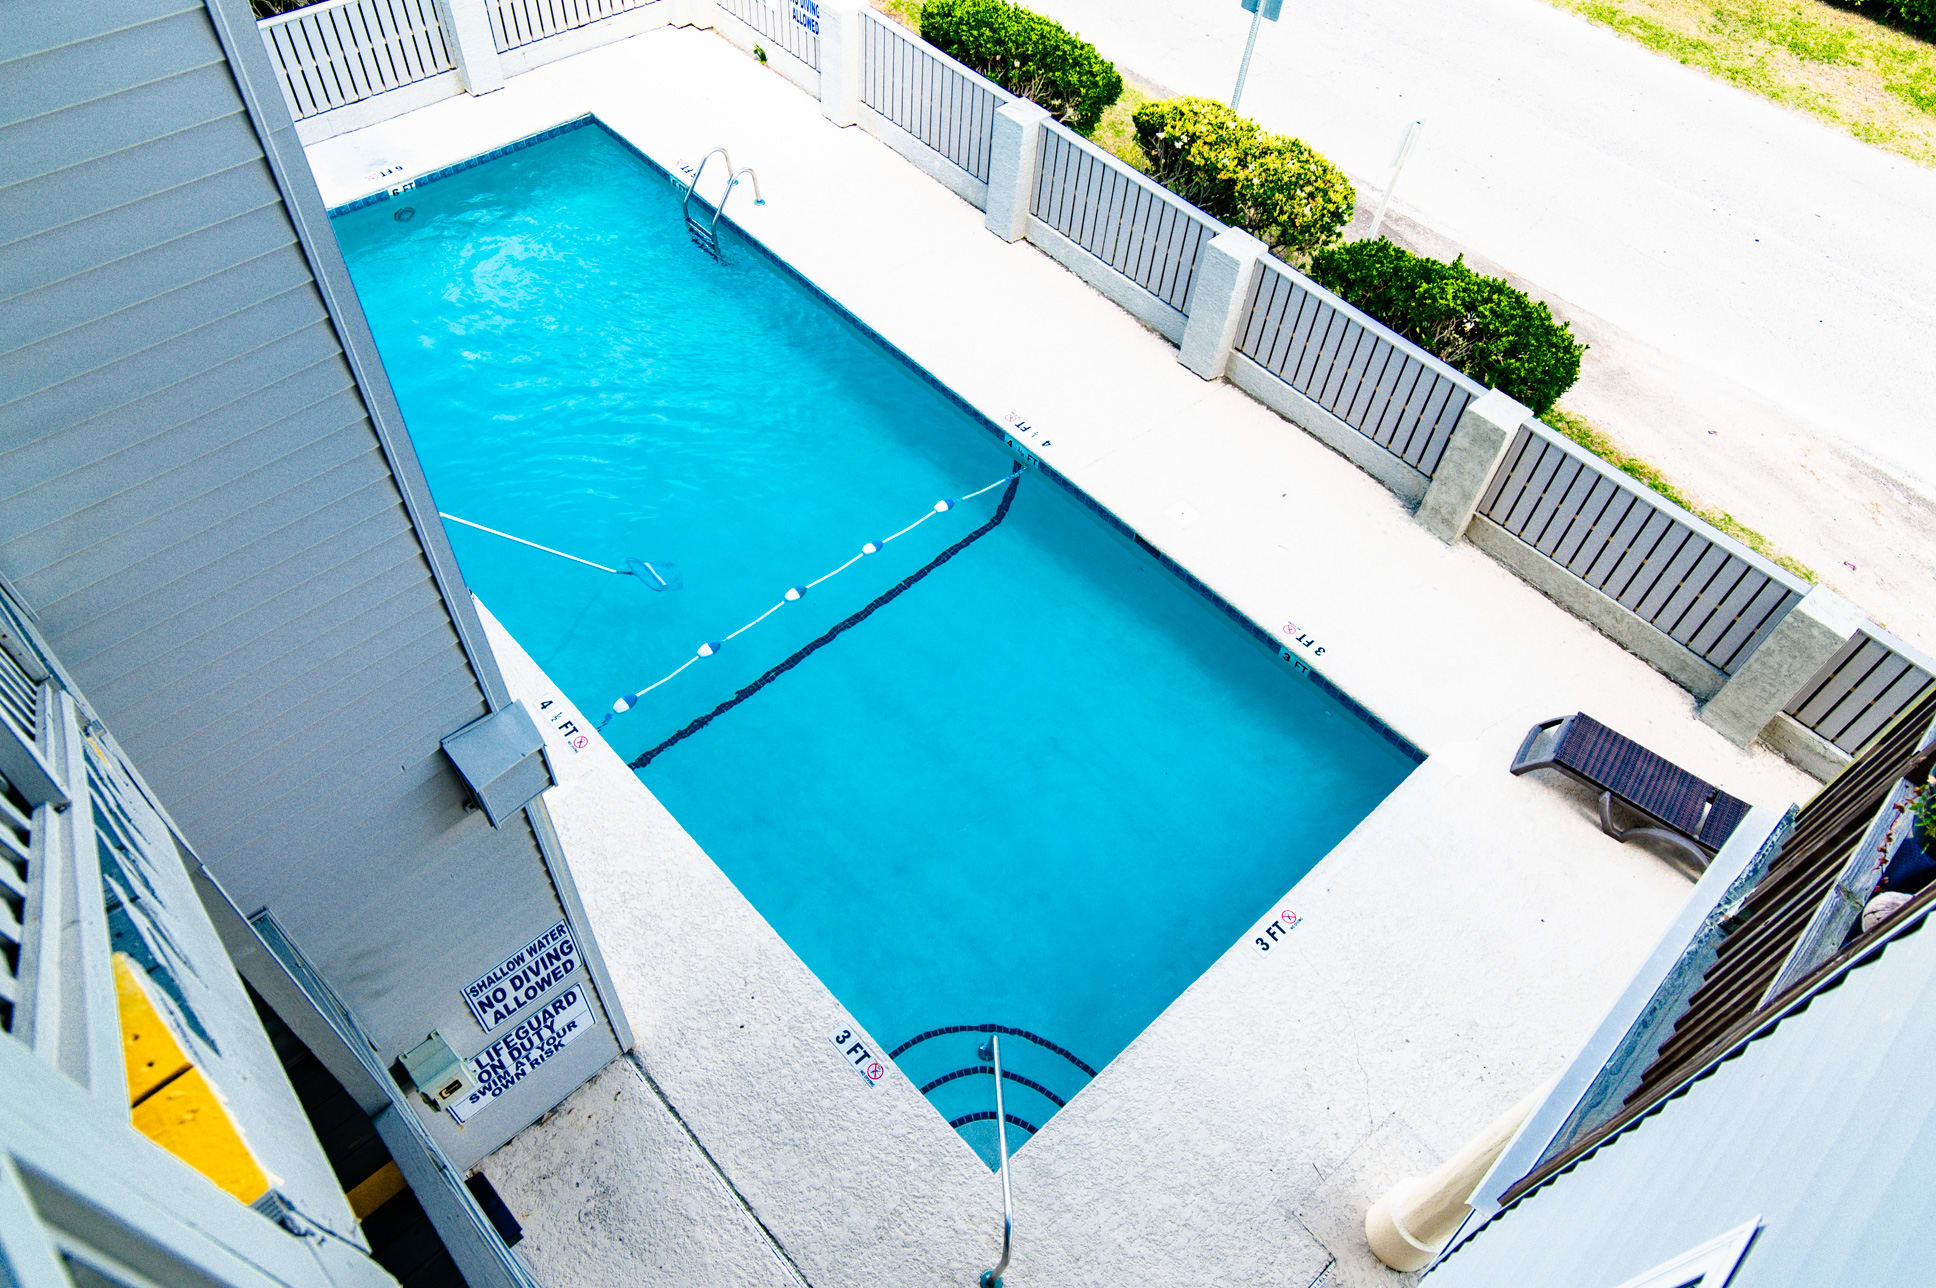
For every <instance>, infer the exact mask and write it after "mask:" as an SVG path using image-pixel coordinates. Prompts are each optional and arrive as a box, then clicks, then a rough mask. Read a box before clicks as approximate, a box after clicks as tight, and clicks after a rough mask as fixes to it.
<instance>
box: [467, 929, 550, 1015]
mask: <svg viewBox="0 0 1936 1288" xmlns="http://www.w3.org/2000/svg"><path fill="white" fill-rule="evenodd" d="M577 969H578V942H577V941H576V940H575V939H573V938H572V937H571V927H570V926H568V925H566V924H565V923H564V922H562V921H561V922H559V923H558V924H557V925H555V926H553V927H552V928H551V929H549V930H547V931H545V932H544V933H543V934H542V935H539V936H538V937H537V938H536V939H534V940H532V941H531V942H530V943H528V944H526V945H525V946H524V947H522V948H520V949H518V950H517V951H516V952H514V953H512V954H511V955H510V956H509V957H506V958H505V959H504V960H503V961H501V962H499V963H498V964H497V965H495V966H493V967H492V968H491V969H489V970H487V971H485V972H484V973H483V974H482V975H480V976H478V977H477V978H476V979H474V980H472V981H471V982H470V983H469V984H468V985H466V986H465V988H464V1001H465V1002H466V1003H467V1004H469V1006H470V1008H471V1014H472V1015H474V1016H476V1017H477V1023H478V1027H480V1028H482V1029H483V1030H484V1031H485V1032H486V1033H489V1032H490V1031H491V1030H493V1029H495V1028H497V1027H498V1026H499V1025H500V1024H503V1023H504V1022H505V1021H506V1020H508V1019H510V1018H511V1017H512V1016H513V1015H516V1014H517V1013H518V1012H519V1011H522V1010H523V1009H524V1008H525V1007H527V1006H529V1005H531V1003H533V1002H535V1001H537V1000H538V999H539V998H541V997H543V996H544V995H545V994H546V993H548V992H550V991H551V990H552V989H553V988H555V987H557V986H558V985H559V984H561V983H563V982H564V981H565V978H566V977H567V976H569V975H570V974H571V973H572V972H573V971H575V970H577Z"/></svg>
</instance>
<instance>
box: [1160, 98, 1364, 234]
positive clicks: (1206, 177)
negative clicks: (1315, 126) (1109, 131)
mask: <svg viewBox="0 0 1936 1288" xmlns="http://www.w3.org/2000/svg"><path fill="white" fill-rule="evenodd" d="M1135 122H1136V139H1137V142H1139V143H1141V144H1142V145H1143V154H1144V155H1145V156H1146V157H1148V158H1149V172H1150V175H1151V177H1152V178H1154V179H1155V180H1156V181H1157V182H1158V183H1161V184H1162V185H1163V186H1164V187H1166V188H1168V189H1169V190H1170V191H1172V192H1174V193H1176V194H1177V195H1178V196H1179V197H1182V198H1183V199H1184V200H1186V201H1191V202H1194V203H1196V204H1197V205H1198V206H1201V207H1202V208H1203V209H1204V210H1205V211H1207V212H1208V213H1210V214H1212V215H1215V216H1216V217H1217V218H1218V219H1221V220H1223V221H1224V222H1225V223H1230V224H1235V225H1237V226H1238V227H1240V228H1244V229H1248V230H1249V231H1250V232H1252V233H1254V234H1256V235H1257V236H1258V237H1260V238H1262V239H1263V240H1264V241H1266V242H1268V243H1270V245H1271V247H1272V249H1274V250H1276V251H1278V252H1279V253H1280V254H1289V255H1298V256H1302V255H1308V254H1310V253H1311V252H1313V251H1315V250H1317V249H1319V248H1320V247H1322V246H1325V245H1327V244H1329V243H1330V242H1331V241H1333V240H1335V239H1336V237H1337V235H1338V234H1339V233H1340V232H1342V231H1343V230H1344V226H1345V224H1347V223H1349V222H1350V220H1351V212H1352V209H1353V207H1354V206H1355V205H1356V203H1357V200H1358V194H1357V192H1356V191H1355V190H1354V189H1353V188H1352V186H1351V180H1349V179H1347V178H1345V177H1344V172H1343V171H1342V170H1340V169H1338V167H1336V166H1334V165H1332V164H1331V163H1330V162H1329V161H1327V160H1325V158H1324V157H1323V156H1321V155H1320V154H1319V153H1317V152H1316V151H1314V150H1313V149H1312V148H1311V147H1310V145H1309V144H1307V143H1305V142H1304V141H1303V140H1302V139H1294V138H1291V137H1290V136H1289V135H1285V134H1268V133H1266V132H1265V131H1264V130H1263V128H1262V127H1261V126H1259V125H1258V124H1257V122H1255V121H1252V120H1249V119H1248V118H1246V117H1242V116H1239V115H1237V113H1235V112H1234V111H1232V110H1231V109H1230V108H1228V107H1226V106H1224V105H1223V104H1222V103H1219V102H1216V101H1215V100H1213V99H1207V98H1166V99H1163V100H1162V101H1160V102H1155V103H1145V104H1143V106H1141V107H1139V108H1137V109H1136V115H1135Z"/></svg>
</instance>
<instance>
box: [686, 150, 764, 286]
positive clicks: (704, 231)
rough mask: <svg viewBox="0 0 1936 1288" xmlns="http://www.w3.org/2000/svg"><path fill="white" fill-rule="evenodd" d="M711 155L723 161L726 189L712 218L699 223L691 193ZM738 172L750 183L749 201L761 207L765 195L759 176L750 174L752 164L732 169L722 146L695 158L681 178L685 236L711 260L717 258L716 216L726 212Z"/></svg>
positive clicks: (696, 188) (717, 231)
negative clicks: (689, 175) (694, 164)
mask: <svg viewBox="0 0 1936 1288" xmlns="http://www.w3.org/2000/svg"><path fill="white" fill-rule="evenodd" d="M714 157H719V158H721V159H722V160H724V161H725V162H726V176H727V177H726V191H724V192H722V193H720V194H719V204H718V205H716V206H714V207H713V217H712V218H711V219H708V220H706V221H705V222H703V223H702V222H700V221H699V220H698V219H695V218H694V217H693V214H692V194H693V193H695V192H697V191H698V190H699V176H700V175H702V174H704V173H706V163H707V162H708V161H711V160H712V159H713V158H714ZM741 175H744V176H745V177H746V179H747V180H748V182H750V183H751V184H752V185H753V204H754V205H756V206H764V205H765V204H766V198H765V197H762V196H761V195H760V177H759V176H758V175H756V174H754V173H753V167H752V166H750V165H749V166H743V167H741V168H740V169H738V170H735V169H733V158H732V157H731V156H730V155H729V154H728V153H727V151H726V149H725V148H723V147H719V148H714V149H713V150H712V151H711V152H708V153H707V154H706V155H705V156H703V157H701V158H699V165H698V166H697V167H696V168H695V169H694V170H693V171H692V178H691V179H690V180H686V181H683V182H685V185H686V195H685V196H684V197H682V198H681V199H680V201H679V213H680V215H682V216H683V217H684V218H685V221H686V236H688V237H690V238H692V244H693V245H695V246H697V247H698V248H699V249H700V250H703V251H705V252H706V253H707V254H708V255H711V256H712V257H713V259H714V260H718V259H719V217H720V216H721V215H723V214H725V213H726V199H727V198H728V197H730V196H732V195H733V189H734V188H737V187H738V186H739V181H740V176H741Z"/></svg>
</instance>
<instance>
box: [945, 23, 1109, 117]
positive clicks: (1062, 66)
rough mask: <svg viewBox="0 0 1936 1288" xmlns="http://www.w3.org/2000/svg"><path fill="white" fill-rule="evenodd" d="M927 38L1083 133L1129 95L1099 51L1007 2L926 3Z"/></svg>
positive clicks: (1056, 24) (1080, 39) (1071, 33)
mask: <svg viewBox="0 0 1936 1288" xmlns="http://www.w3.org/2000/svg"><path fill="white" fill-rule="evenodd" d="M921 38H922V39H923V40H925V41H927V42H928V43H929V44H931V45H933V46H934V47H935V48H937V49H939V50H941V51H942V52H943V53H945V54H947V55H948V56H949V57H951V58H953V59H955V60H956V61H958V62H962V63H966V64H967V65H968V66H970V67H972V68H974V69H975V70H976V71H978V72H980V73H981V74H982V75H984V76H986V77H987V78H988V79H989V80H992V81H994V82H995V83H996V84H997V85H1000V86H1001V87H1002V88H1003V89H1005V90H1007V91H1008V92H1009V93H1011V94H1020V95H1021V96H1022V97H1023V98H1026V99H1029V100H1031V101H1032V102H1035V103H1039V104H1041V105H1042V106H1043V107H1044V108H1046V109H1048V111H1049V113H1050V115H1052V116H1054V117H1055V119H1056V120H1058V121H1061V122H1062V123H1063V124H1064V125H1067V126H1070V127H1072V128H1074V129H1076V130H1079V131H1081V132H1082V133H1084V134H1087V133H1089V132H1090V131H1091V130H1093V129H1095V128H1096V125H1097V124H1098V123H1099V122H1100V121H1101V120H1102V114H1103V113H1104V112H1105V111H1107V110H1108V109H1109V105H1110V104H1111V103H1114V102H1115V101H1116V100H1117V99H1119V98H1121V97H1122V96H1123V78H1122V75H1121V74H1120V73H1119V72H1117V70H1116V65H1115V64H1114V63H1112V62H1110V61H1109V60H1108V59H1107V58H1104V57H1103V56H1102V55H1101V54H1099V53H1097V52H1096V47H1095V46H1094V45H1092V44H1090V43H1089V42H1088V41H1086V40H1083V39H1082V38H1081V37H1079V36H1077V35H1076V34H1075V33H1074V32H1072V31H1070V30H1069V29H1068V28H1066V27H1064V26H1063V25H1062V24H1061V23H1059V22H1056V21H1054V20H1053V19H1049V18H1044V17H1043V16H1042V15H1041V14H1039V13H1035V12H1033V11H1032V10H1028V9H1024V8H1022V6H1020V5H1018V4H1009V3H1007V0H928V3H927V4H926V5H924V6H922V9H921Z"/></svg>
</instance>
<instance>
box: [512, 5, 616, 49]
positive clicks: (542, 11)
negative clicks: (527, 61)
mask: <svg viewBox="0 0 1936 1288" xmlns="http://www.w3.org/2000/svg"><path fill="white" fill-rule="evenodd" d="M652 3H654V0H490V19H491V41H492V43H493V44H495V45H496V46H497V51H498V52H499V53H500V54H502V53H508V52H510V51H511V50H513V49H520V48H522V47H523V46H525V45H528V44H531V43H532V42H533V41H538V40H543V39H544V38H545V37H546V36H555V35H557V34H558V33H559V32H561V31H573V30H576V29H577V28H579V27H588V26H590V25H591V24H592V23H594V22H597V21H598V20H599V19H601V18H610V17H612V16H613V15H615V14H621V13H626V12H629V11H630V10H633V9H643V8H644V7H645V6H646V5H648V4H652Z"/></svg>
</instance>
